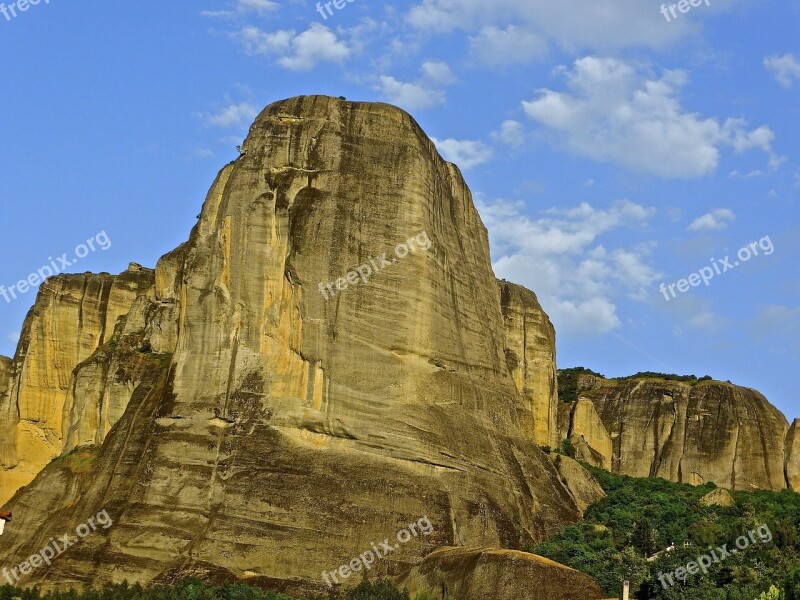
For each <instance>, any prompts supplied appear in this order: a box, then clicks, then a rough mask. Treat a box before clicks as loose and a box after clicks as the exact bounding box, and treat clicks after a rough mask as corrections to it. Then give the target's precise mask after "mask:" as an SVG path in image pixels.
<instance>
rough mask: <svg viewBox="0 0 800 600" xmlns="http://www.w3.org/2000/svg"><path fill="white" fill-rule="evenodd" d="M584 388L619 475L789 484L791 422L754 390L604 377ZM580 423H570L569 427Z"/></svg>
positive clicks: (755, 485)
mask: <svg viewBox="0 0 800 600" xmlns="http://www.w3.org/2000/svg"><path fill="white" fill-rule="evenodd" d="M584 385H585V388H584V387H583V386H584ZM581 388H582V389H580V395H581V397H582V398H585V399H588V400H590V401H591V402H592V404H593V405H594V408H595V410H596V413H597V415H599V417H600V420H601V421H602V424H603V427H604V428H605V430H606V432H607V433H608V434H609V436H610V439H611V442H612V449H613V450H612V458H611V462H612V465H611V468H612V470H613V471H614V472H617V473H622V474H625V475H631V476H634V477H663V478H664V479H668V480H671V481H676V482H683V483H691V484H695V485H697V484H701V483H704V482H708V481H711V482H714V483H715V484H717V485H719V486H721V487H725V488H729V489H743V490H751V489H770V490H781V489H785V488H786V487H787V481H786V477H785V474H784V463H785V458H784V444H785V440H786V436H787V430H788V429H789V425H788V423H787V422H786V418H785V417H784V416H783V415H782V414H781V413H780V412H779V411H778V410H777V409H776V408H775V407H774V406H772V405H771V404H770V403H769V402H768V401H767V400H766V398H764V396H762V395H761V394H759V393H758V392H756V391H755V390H751V389H746V388H741V387H738V386H735V385H731V384H727V383H721V382H714V381H708V382H702V383H698V384H696V385H689V384H687V383H683V382H677V381H667V380H657V379H635V380H627V381H607V380H604V379H601V378H598V377H591V378H589V379H587V381H586V382H585V383H584V382H583V380H581ZM585 401H586V400H583V399H581V400H579V403H580V402H585ZM576 414H579V413H578V411H572V415H573V417H574V416H575V415H576ZM581 420H582V419H578V422H575V420H573V421H572V422H570V424H569V427H570V430H573V429H575V427H580V426H581V423H580V421H581ZM599 438H600V440H601V442H600V443H598V445H597V446H592V449H593V450H594V451H596V452H597V453H598V454H601V455H604V454H605V452H606V451H605V449H604V447H605V442H604V436H602V435H600V436H599ZM586 439H587V441H588V438H586ZM591 444H592V442H590V445H591Z"/></svg>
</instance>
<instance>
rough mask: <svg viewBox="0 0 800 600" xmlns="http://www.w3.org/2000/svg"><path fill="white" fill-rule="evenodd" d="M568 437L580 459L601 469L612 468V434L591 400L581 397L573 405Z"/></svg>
mask: <svg viewBox="0 0 800 600" xmlns="http://www.w3.org/2000/svg"><path fill="white" fill-rule="evenodd" d="M566 437H567V439H569V440H571V441H572V445H573V446H574V447H575V456H576V458H577V459H578V460H582V461H584V462H588V463H589V464H592V465H595V466H597V467H600V468H601V469H610V468H611V456H612V454H613V446H612V443H611V436H610V435H608V431H606V428H605V426H604V425H603V422H602V421H601V420H600V416H599V415H598V414H597V411H596V410H595V407H594V404H593V403H592V401H591V400H588V399H586V398H580V399H579V400H578V401H577V402H575V403H574V404H573V405H572V408H571V410H570V419H569V428H568V430H567V434H566Z"/></svg>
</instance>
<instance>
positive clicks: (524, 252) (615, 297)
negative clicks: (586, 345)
mask: <svg viewBox="0 0 800 600" xmlns="http://www.w3.org/2000/svg"><path fill="white" fill-rule="evenodd" d="M477 203H478V208H479V210H480V213H481V217H482V218H483V220H484V223H485V224H486V226H487V227H488V229H489V237H490V239H491V242H492V252H493V254H494V255H495V256H498V257H499V258H497V259H496V260H495V263H494V268H495V272H496V273H497V274H498V276H500V277H504V278H507V279H510V280H512V281H517V282H520V283H522V284H524V285H526V286H527V287H529V288H530V289H533V290H536V293H537V295H538V296H539V300H540V301H541V302H542V305H543V306H544V308H545V310H546V311H547V312H548V314H549V315H550V317H551V318H552V319H553V322H554V323H555V324H556V327H557V329H558V330H559V331H564V332H572V333H584V334H596V333H604V332H607V331H611V330H613V329H616V328H617V327H619V326H620V324H621V321H620V318H619V316H618V315H617V302H618V301H619V300H620V299H621V298H630V299H633V300H642V299H644V298H646V297H647V295H648V294H649V293H650V287H651V285H652V283H653V282H654V281H656V280H657V279H658V278H659V277H660V276H661V275H660V273H658V272H657V271H656V270H655V269H654V268H653V266H652V265H651V264H650V256H651V253H652V251H653V249H654V245H653V243H652V242H649V241H643V242H641V243H638V244H631V245H629V246H627V247H609V246H607V245H606V244H607V243H608V240H605V241H604V242H601V241H600V240H601V238H605V237H607V236H610V234H611V233H612V232H613V231H615V230H618V229H621V228H640V229H641V228H644V227H645V226H646V225H647V223H648V222H649V221H650V220H651V219H652V218H653V217H654V216H655V209H653V208H647V207H644V206H641V205H639V204H636V203H634V202H630V201H628V200H621V201H618V202H615V203H614V204H613V205H611V206H610V207H608V208H605V209H602V208H595V207H593V206H591V205H590V204H587V203H583V204H580V205H579V206H577V207H574V208H570V209H551V210H548V211H545V212H544V213H543V214H542V215H541V216H539V217H530V216H528V215H526V214H525V213H524V211H523V206H522V205H521V204H520V203H513V202H508V201H505V200H493V201H482V200H481V199H480V197H478V201H477Z"/></svg>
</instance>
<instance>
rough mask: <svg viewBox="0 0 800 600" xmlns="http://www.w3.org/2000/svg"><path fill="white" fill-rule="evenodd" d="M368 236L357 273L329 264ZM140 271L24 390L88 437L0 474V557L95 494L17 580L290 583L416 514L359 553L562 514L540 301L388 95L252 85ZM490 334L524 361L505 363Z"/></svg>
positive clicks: (414, 546) (454, 541)
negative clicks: (58, 454)
mask: <svg viewBox="0 0 800 600" xmlns="http://www.w3.org/2000/svg"><path fill="white" fill-rule="evenodd" d="M412 240H413V241H414V242H415V243H416V248H415V250H414V251H409V252H407V253H405V254H403V253H401V252H399V251H396V250H395V247H396V246H397V245H398V244H401V243H407V245H408V246H410V245H411V244H412ZM384 253H386V256H385V257H382V255H383V254H384ZM381 258H383V259H384V260H385V262H383V261H381ZM373 261H374V262H375V264H374V265H373V266H375V267H376V269H375V271H377V272H373V273H372V274H371V276H370V277H365V279H366V281H363V280H362V281H359V280H357V279H356V278H355V276H354V277H351V278H349V279H346V278H347V277H348V273H350V272H352V271H353V270H355V269H358V268H359V267H361V266H364V265H368V264H373ZM329 282H335V284H334V285H332V286H326V284H327V283H329ZM343 283H344V285H343ZM142 287H143V289H140V290H138V294H133V295H132V297H128V296H126V298H125V302H122V301H120V303H119V306H120V311H119V312H120V314H125V313H126V312H127V316H126V317H125V318H124V319H123V320H121V321H120V322H119V323H118V326H117V327H116V329H115V333H114V338H113V339H112V340H111V341H110V342H108V343H106V344H103V341H104V340H105V339H107V338H106V333H104V334H103V335H95V336H94V337H93V338H92V339H91V340H90V342H86V347H85V348H83V347H82V348H83V349H82V351H81V352H73V354H77V356H76V357H75V360H74V362H73V363H72V364H71V366H69V369H70V371H65V373H66V375H65V376H64V380H65V381H69V373H70V372H73V371H72V370H73V369H74V367H75V366H76V365H78V367H79V368H77V369H74V377H73V384H74V385H73V386H72V387H73V389H72V390H71V391H70V389H69V388H68V387H67V386H66V384H65V385H64V386H63V387H60V388H58V389H59V390H62V391H61V392H60V393H61V395H60V396H58V401H56V400H53V401H51V402H50V405H58V404H59V403H63V404H64V408H63V409H62V410H61V413H62V414H64V415H66V414H69V418H68V419H64V420H63V422H59V423H58V425H59V427H56V426H55V424H54V425H53V427H52V428H51V429H52V431H53V433H52V438H53V439H54V440H55V441H53V442H52V443H51V446H52V448H50V447H48V452H45V453H44V456H48V457H52V456H53V452H55V450H54V449H55V448H56V447H57V446H58V445H59V442H60V443H62V444H64V445H65V447H66V448H68V449H71V448H75V447H78V446H82V445H86V444H98V443H99V442H100V441H101V440H102V439H103V438H104V437H105V440H104V442H103V445H102V447H101V448H97V447H96V446H95V447H96V448H97V449H96V455H94V456H93V458H92V460H91V461H90V464H89V465H88V466H87V464H86V461H85V460H83V459H81V460H77V459H73V458H72V457H69V456H68V457H66V458H65V459H63V460H61V459H60V460H59V461H56V462H55V463H53V464H50V465H48V466H47V467H46V468H45V469H44V470H43V471H42V472H41V473H40V474H39V476H38V477H37V478H36V479H35V480H34V481H33V482H32V483H31V484H30V485H28V486H27V487H26V488H25V489H23V490H21V491H20V492H19V493H18V494H17V495H16V496H15V497H14V498H13V500H12V501H11V502H10V503H9V504H8V507H9V509H13V510H14V512H15V519H14V523H13V526H11V527H9V528H7V529H6V535H5V536H4V538H3V539H4V547H3V550H0V559H2V560H3V561H4V562H8V563H10V564H15V563H17V562H19V561H20V560H24V558H25V557H27V556H28V555H30V554H31V553H32V552H33V551H38V549H39V548H40V547H41V546H42V545H43V541H46V540H47V539H49V537H50V536H54V535H56V534H63V532H64V531H69V530H70V529H73V528H74V527H75V526H76V525H78V524H80V523H82V522H85V521H86V519H87V518H88V517H89V516H92V515H94V514H96V513H97V512H98V511H100V510H102V509H106V510H107V511H108V514H109V515H110V517H111V518H112V519H113V520H114V525H113V526H112V527H110V528H109V529H108V530H103V531H98V532H96V533H94V534H92V535H90V536H88V537H87V538H86V539H84V540H83V541H82V542H81V543H80V544H79V545H77V546H75V547H73V548H70V549H69V550H67V552H66V553H65V554H64V555H62V556H61V557H59V559H58V560H57V561H56V562H54V563H53V565H52V566H51V567H48V568H42V569H40V570H39V571H37V572H36V573H35V574H34V575H33V576H32V577H31V578H30V579H29V580H28V581H27V582H26V583H32V582H42V583H44V584H45V585H46V586H51V585H56V584H58V585H60V586H64V585H68V584H72V583H75V584H82V583H92V584H98V583H102V582H106V581H121V580H123V579H128V580H129V581H149V580H152V579H154V578H158V577H163V576H165V574H169V575H170V576H173V575H179V574H181V573H184V574H186V573H195V572H199V571H203V572H205V571H214V572H215V573H216V576H217V577H221V578H222V579H224V578H225V576H226V574H227V575H229V576H231V577H235V578H242V577H246V578H250V579H252V580H255V581H269V582H270V583H271V584H272V585H279V587H282V588H283V589H287V590H288V589H291V588H292V586H294V585H295V584H296V586H297V587H298V589H308V586H310V585H313V584H316V583H317V582H320V581H321V574H322V572H323V571H328V570H332V569H335V568H337V567H338V565H341V564H345V563H348V562H349V561H350V560H351V559H352V558H353V557H354V556H358V555H360V554H361V553H363V552H364V551H365V550H366V549H369V548H370V547H371V546H370V544H371V543H372V542H375V541H379V540H383V539H384V538H391V537H392V536H393V535H394V534H395V533H396V532H397V531H398V530H400V529H401V528H402V527H404V526H405V524H407V523H409V522H413V521H414V520H416V519H419V518H420V517H421V516H423V515H427V516H428V517H429V519H430V522H431V523H432V525H433V527H434V529H435V531H434V533H433V534H432V535H430V536H429V537H425V538H424V539H419V540H415V541H412V542H410V543H408V544H405V545H402V546H401V547H400V548H399V549H398V550H397V551H396V552H395V553H393V554H392V555H391V556H389V557H388V558H386V559H384V560H382V561H380V562H379V563H377V564H376V565H375V567H374V569H373V571H374V573H375V574H378V575H380V574H386V575H398V574H400V573H402V572H404V571H405V570H406V569H407V568H408V567H409V566H410V565H411V564H412V563H414V562H416V561H417V560H419V559H420V558H421V557H423V556H425V555H426V554H428V553H429V552H430V551H431V550H432V549H433V548H435V547H437V546H442V545H471V546H500V547H509V546H515V545H516V544H521V543H528V542H533V541H537V540H541V539H542V538H543V537H544V536H545V535H546V534H547V533H548V532H550V531H552V530H553V529H554V528H556V527H557V526H559V525H561V524H563V523H565V522H571V521H574V520H577V519H578V518H579V516H580V511H579V509H578V507H577V505H576V503H575V501H574V499H573V497H572V496H571V495H570V493H569V492H568V491H567V490H566V489H565V487H564V486H563V485H562V483H561V481H560V479H559V475H558V473H557V472H556V470H555V469H554V467H553V465H552V464H551V463H550V461H549V460H548V459H547V457H546V456H545V455H544V454H543V453H541V452H540V451H539V449H538V448H537V445H536V443H537V436H539V437H541V438H542V439H544V437H547V436H549V435H550V433H549V432H550V431H551V427H552V424H551V419H554V417H553V416H552V415H554V411H553V409H552V406H553V405H552V402H553V394H554V382H553V380H552V378H551V369H552V363H553V362H554V357H553V356H550V358H549V359H548V357H547V355H548V353H551V354H552V345H551V339H548V335H551V334H552V330H551V329H550V328H549V327H548V321H547V318H546V316H544V315H543V314H541V315H538V316H537V315H536V314H535V312H536V310H537V306H538V304H536V303H535V297H533V296H532V294H526V293H525V292H524V291H522V290H520V289H517V290H515V291H514V293H512V294H511V296H512V297H511V298H510V299H509V300H508V301H507V302H506V303H505V304H504V307H505V308H504V309H503V308H501V302H500V301H499V296H501V297H502V295H503V294H502V286H501V290H500V293H499V294H498V284H497V282H496V280H495V278H494V275H493V273H492V270H491V264H490V259H489V246H488V240H487V235H486V230H485V228H484V226H483V224H482V223H481V220H480V218H479V216H478V214H477V212H476V210H475V207H474V205H473V203H472V199H471V195H470V193H469V190H468V189H467V187H466V185H465V183H464V181H463V179H462V177H461V175H460V173H459V172H458V170H457V168H456V167H455V166H454V165H451V164H448V163H445V162H444V161H443V160H442V159H441V158H440V157H439V155H438V154H437V152H436V149H435V147H434V145H433V144H432V143H431V141H430V140H429V139H428V138H427V137H426V136H425V134H424V133H423V132H422V130H421V129H420V128H419V126H418V125H417V124H416V123H415V122H414V120H413V119H412V118H411V117H410V116H409V115H407V114H406V113H404V112H402V111H400V110H399V109H396V108H393V107H389V106H386V105H377V104H360V103H350V102H341V101H337V100H333V99H331V98H324V97H303V98H295V99H291V100H287V101H284V102H280V103H277V104H273V105H271V106H270V107H268V108H267V109H266V110H265V111H264V112H263V113H262V114H261V115H260V116H259V118H258V119H257V121H256V122H255V124H254V125H253V126H252V128H251V131H250V134H249V136H248V138H247V140H246V141H245V143H244V146H243V154H242V156H241V157H240V158H239V159H238V160H237V161H236V162H234V163H232V164H230V165H228V166H227V167H225V168H224V169H223V170H222V171H221V172H220V174H219V176H218V177H217V180H216V181H215V182H214V184H213V186H212V188H211V190H210V192H209V194H208V197H207V199H206V202H205V204H204V206H203V209H202V213H201V215H200V220H199V222H198V224H197V226H196V227H195V228H194V230H193V231H192V234H191V237H190V239H189V241H188V242H187V243H186V244H184V245H182V246H181V247H179V248H178V249H176V250H175V251H173V252H171V253H170V254H168V255H166V256H165V257H163V258H162V259H161V260H160V261H159V263H158V265H157V268H156V271H155V276H154V284H152V285H150V283H149V282H148V283H147V285H144V286H142ZM323 291H325V292H326V293H325V294H324V293H323ZM515 298H516V299H515ZM125 303H127V309H125V310H123V305H124V304H125ZM503 310H505V311H506V314H505V316H504V314H503ZM115 314H116V312H115ZM515 315H516V316H522V319H521V322H520V320H517V323H515V324H513V325H509V324H508V319H509V317H513V316H515ZM98 320H99V318H98ZM104 321H105V322H106V323H107V325H106V328H105V329H104V330H103V331H104V332H110V331H111V329H112V327H111V325H113V323H112V320H111V318H110V317H106V318H105V319H104ZM28 327H29V328H32V329H35V327H33V325H32V324H29V326H28ZM510 330H511V331H512V332H513V335H511V334H510V333H509V331H510ZM93 331H94V330H93ZM74 333H76V338H79V339H81V340H86V338H87V336H85V335H84V336H78V335H77V332H74ZM520 336H521V337H520ZM29 337H32V338H35V337H36V336H35V335H34V334H30V335H29ZM538 339H541V340H542V343H543V344H545V348H544V350H539V349H537V348H536V341H535V340H538ZM101 344H102V345H101ZM509 349H511V350H512V351H513V352H515V353H517V356H519V357H520V358H521V359H523V363H524V362H525V361H527V363H528V364H527V367H526V368H522V367H519V366H517V367H514V368H509V363H508V360H507V357H508V355H509V352H508V350H509ZM26 355H27V354H26V353H25V352H23V353H21V354H20V356H23V357H24V356H26ZM79 363H80V364H79ZM65 364H66V361H65ZM538 365H542V367H543V368H544V370H545V373H544V374H537V373H536V372H535V370H536V368H537V366H538ZM66 368H67V367H66V366H65V369H66ZM59 373H61V371H59ZM539 382H542V383H543V384H546V387H545V388H544V389H538V386H539V385H540V383H539ZM540 402H544V403H546V405H547V406H546V407H540V406H539V405H538V403H540ZM50 405H48V406H50ZM56 408H58V406H56ZM56 412H58V411H56ZM539 415H546V418H547V424H546V425H545V424H544V423H543V422H542V421H541V420H540V419H539ZM542 418H544V417H542ZM107 427H111V429H110V432H109V433H108V435H105V433H106V429H107ZM552 430H554V428H553V429H552ZM58 432H62V434H61V435H62V436H63V437H62V438H61V439H60V440H59V439H58ZM73 456H74V455H73ZM37 464H38V463H37ZM17 515H19V518H18V517H17Z"/></svg>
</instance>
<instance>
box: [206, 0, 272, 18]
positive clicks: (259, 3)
mask: <svg viewBox="0 0 800 600" xmlns="http://www.w3.org/2000/svg"><path fill="white" fill-rule="evenodd" d="M276 8H278V3H277V2H273V1H272V0H237V2H236V6H235V7H234V8H233V10H204V11H202V13H201V14H202V15H203V16H204V17H214V18H230V17H236V16H244V15H248V14H252V13H255V14H257V15H259V16H263V15H265V14H267V13H270V12H272V11H274V10H275V9H276Z"/></svg>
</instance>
